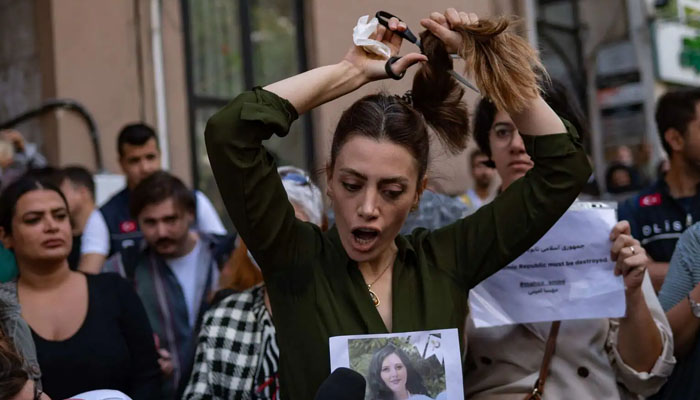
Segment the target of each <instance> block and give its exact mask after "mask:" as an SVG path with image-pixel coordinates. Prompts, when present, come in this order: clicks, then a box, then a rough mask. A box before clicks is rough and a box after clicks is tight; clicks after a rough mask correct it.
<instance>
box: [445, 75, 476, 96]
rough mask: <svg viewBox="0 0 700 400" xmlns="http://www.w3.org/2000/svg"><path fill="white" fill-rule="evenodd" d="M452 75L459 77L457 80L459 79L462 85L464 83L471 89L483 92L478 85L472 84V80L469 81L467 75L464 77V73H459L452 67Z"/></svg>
mask: <svg viewBox="0 0 700 400" xmlns="http://www.w3.org/2000/svg"><path fill="white" fill-rule="evenodd" d="M450 75H452V77H453V78H455V79H457V81H459V83H461V84H462V85H464V86H466V87H468V88H469V89H471V90H473V91H475V92H477V93H478V94H481V92H480V91H479V89H477V87H476V86H474V85H472V84H471V82H469V81H468V80H467V79H466V78H465V77H463V76H462V75H460V74H458V73H457V72H456V71H455V70H453V69H451V70H450Z"/></svg>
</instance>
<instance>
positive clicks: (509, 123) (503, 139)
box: [489, 111, 534, 189]
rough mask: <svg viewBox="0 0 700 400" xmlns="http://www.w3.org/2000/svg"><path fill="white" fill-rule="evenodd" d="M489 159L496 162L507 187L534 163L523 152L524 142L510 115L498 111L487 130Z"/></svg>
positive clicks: (499, 173)
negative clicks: (489, 149)
mask: <svg viewBox="0 0 700 400" xmlns="http://www.w3.org/2000/svg"><path fill="white" fill-rule="evenodd" d="M489 147H490V148H491V159H492V160H493V162H494V164H496V171H498V175H500V177H501V180H502V181H503V188H504V189H505V188H507V187H508V186H509V185H510V184H511V183H513V181H515V180H517V179H518V178H521V177H523V176H524V175H525V173H526V172H527V171H529V170H530V168H532V167H533V165H534V163H533V162H532V160H531V159H530V156H529V155H528V154H527V152H525V143H524V142H523V139H522V137H520V132H518V129H517V128H516V127H515V124H514V123H513V120H512V119H510V115H508V113H506V112H503V111H498V112H497V113H496V116H495V117H494V120H493V125H491V130H490V131H489Z"/></svg>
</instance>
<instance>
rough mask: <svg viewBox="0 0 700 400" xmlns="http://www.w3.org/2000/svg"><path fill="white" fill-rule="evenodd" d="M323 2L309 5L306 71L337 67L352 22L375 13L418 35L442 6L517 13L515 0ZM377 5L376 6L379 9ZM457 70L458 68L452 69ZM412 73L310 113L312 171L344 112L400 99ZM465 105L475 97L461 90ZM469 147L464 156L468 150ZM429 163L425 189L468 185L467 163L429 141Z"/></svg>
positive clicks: (486, 12) (349, 39) (482, 12)
mask: <svg viewBox="0 0 700 400" xmlns="http://www.w3.org/2000/svg"><path fill="white" fill-rule="evenodd" d="M328 3H329V2H328V1H327V0H314V1H311V2H310V3H309V9H308V13H309V18H308V19H307V20H308V24H309V25H310V33H309V35H310V47H309V49H310V50H309V53H310V55H311V59H310V64H311V66H321V65H327V64H331V63H335V62H338V61H339V60H341V59H342V57H343V56H344V54H345V52H346V51H347V50H348V49H349V48H350V46H351V45H352V28H353V27H354V26H355V24H356V23H357V19H358V18H359V17H360V16H362V15H365V14H370V15H373V14H374V13H375V12H376V11H378V10H379V9H382V10H386V11H389V12H391V13H393V14H395V15H398V16H399V17H401V18H402V19H403V20H404V21H406V22H407V23H408V26H409V27H411V29H412V30H413V31H414V33H416V34H418V33H419V32H421V31H422V30H423V29H422V28H421V26H420V23H419V21H420V19H421V18H425V17H427V16H428V15H429V14H430V12H431V11H440V12H443V11H444V10H445V9H447V8H448V7H457V8H459V9H461V10H465V11H470V12H475V13H477V14H478V15H483V16H488V15H494V14H511V13H514V12H517V11H518V10H515V9H514V5H515V6H518V5H519V4H520V2H519V1H515V2H513V1H479V0H467V1H465V0H462V1H457V2H455V1H454V0H434V1H432V2H430V4H426V3H425V2H407V1H402V0H385V1H382V2H377V1H371V0H355V1H352V2H341V1H336V2H334V4H333V6H332V7H330V6H329V4H328ZM380 4H381V5H380ZM415 49H416V47H415V46H413V45H412V44H410V43H405V44H404V46H403V48H402V53H404V54H405V53H408V52H412V51H415ZM456 69H457V70H458V71H462V69H461V68H456ZM413 73H414V72H413V71H410V72H409V73H407V74H406V77H405V78H404V79H403V80H401V81H398V82H396V81H392V80H384V81H380V82H374V83H371V84H369V85H366V86H365V87H363V88H361V89H359V90H357V91H356V92H354V93H351V94H348V95H346V96H344V97H342V98H340V99H337V100H335V101H332V102H330V103H328V104H325V105H323V106H322V107H320V108H319V109H317V110H316V111H315V114H314V117H315V128H316V140H315V151H316V160H317V162H318V167H319V168H321V167H323V165H324V164H325V162H326V161H327V159H328V154H329V150H330V144H331V140H332V134H333V129H334V128H335V125H336V124H337V121H338V119H339V118H340V115H341V113H342V111H343V110H344V109H346V108H347V107H348V106H350V104H352V103H353V102H354V101H355V100H357V99H358V98H360V97H362V96H364V95H366V94H370V93H375V92H377V91H379V90H385V91H387V92H390V93H397V94H403V93H404V92H405V91H406V90H408V89H410V85H411V82H412V80H413ZM466 100H467V102H468V104H469V105H470V107H471V108H473V106H474V105H475V102H476V100H477V95H476V94H475V93H474V92H473V91H471V90H467V93H466ZM473 148H474V147H473V146H470V147H469V148H468V149H467V150H466V152H470V151H472V149H473ZM431 154H432V162H431V165H430V168H429V171H428V174H429V177H430V178H431V180H432V182H431V184H432V185H433V186H435V187H437V188H439V189H440V190H443V191H445V192H447V193H452V194H456V193H459V192H463V191H464V190H466V188H467V187H468V186H469V185H470V184H471V182H470V177H469V174H468V166H467V165H468V158H467V156H466V154H459V155H456V156H453V155H450V154H448V153H447V152H446V151H445V149H444V148H443V147H442V145H441V144H440V143H439V142H438V141H437V140H433V142H432V146H431Z"/></svg>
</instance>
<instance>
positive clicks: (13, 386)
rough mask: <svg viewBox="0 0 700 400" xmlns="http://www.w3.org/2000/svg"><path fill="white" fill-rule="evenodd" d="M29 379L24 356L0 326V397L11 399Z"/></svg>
mask: <svg viewBox="0 0 700 400" xmlns="http://www.w3.org/2000/svg"><path fill="white" fill-rule="evenodd" d="M28 380H29V374H27V371H25V370H24V366H23V363H22V357H21V356H20V355H19V354H17V351H15V349H14V347H13V346H12V343H11V342H10V340H9V339H8V338H7V336H5V334H4V333H3V331H2V328H0V399H10V398H13V397H14V396H16V395H17V393H19V392H20V391H21V390H22V388H24V385H26V384H27V381H28Z"/></svg>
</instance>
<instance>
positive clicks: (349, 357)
mask: <svg viewBox="0 0 700 400" xmlns="http://www.w3.org/2000/svg"><path fill="white" fill-rule="evenodd" d="M329 344H330V350H331V372H332V371H334V370H335V369H337V368H341V367H345V368H350V369H352V370H354V371H356V372H358V373H359V374H360V375H362V376H363V377H364V378H365V382H366V386H365V400H385V399H386V400H390V399H391V400H393V399H402V400H404V399H406V400H408V399H410V400H448V399H463V398H464V390H463V386H462V364H461V357H460V355H461V352H460V348H459V334H458V331H457V329H441V330H433V331H421V332H402V333H391V334H376V335H352V336H335V337H332V338H330V339H329Z"/></svg>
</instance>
